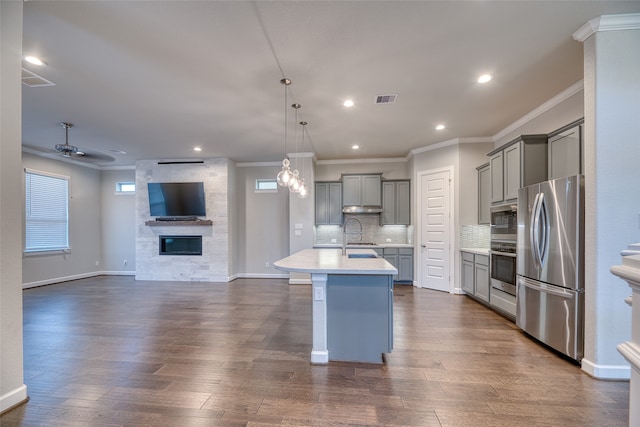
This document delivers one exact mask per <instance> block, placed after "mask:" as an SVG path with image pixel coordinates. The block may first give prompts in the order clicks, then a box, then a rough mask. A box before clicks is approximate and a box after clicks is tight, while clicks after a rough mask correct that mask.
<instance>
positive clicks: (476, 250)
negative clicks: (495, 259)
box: [460, 248, 489, 256]
mask: <svg viewBox="0 0 640 427" xmlns="http://www.w3.org/2000/svg"><path fill="white" fill-rule="evenodd" d="M460 252H469V253H472V254H476V255H487V256H489V248H460Z"/></svg>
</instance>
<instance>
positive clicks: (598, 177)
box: [583, 29, 640, 378]
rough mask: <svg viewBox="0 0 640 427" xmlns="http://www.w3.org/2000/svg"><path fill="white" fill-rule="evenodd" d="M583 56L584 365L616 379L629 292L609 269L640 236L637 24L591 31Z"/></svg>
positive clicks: (627, 331)
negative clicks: (633, 26)
mask: <svg viewBox="0 0 640 427" xmlns="http://www.w3.org/2000/svg"><path fill="white" fill-rule="evenodd" d="M584 61H585V62H584V63H585V66H584V68H585V85H584V86H585V139H584V142H585V193H586V194H585V196H586V203H585V207H586V214H585V217H586V218H585V234H586V238H585V265H586V268H585V270H586V271H585V288H586V304H585V305H586V313H587V317H586V329H585V335H586V336H585V360H583V369H585V370H586V371H587V372H589V373H591V374H592V375H595V376H598V377H605V378H606V377H614V378H615V377H618V376H620V375H622V374H624V373H625V369H626V368H627V367H628V365H627V363H626V361H624V359H623V357H622V356H621V355H620V354H619V353H618V352H617V350H616V346H617V345H618V344H620V343H621V342H623V341H627V340H629V339H630V336H631V309H630V307H628V306H627V305H626V304H625V303H624V299H625V297H627V296H628V295H629V293H630V291H629V289H628V287H627V285H626V283H625V282H623V281H622V280H620V279H618V278H615V277H613V276H612V275H611V273H610V272H609V268H610V267H611V266H612V265H616V264H620V261H621V258H620V250H621V249H624V248H625V247H626V246H627V244H629V243H634V242H637V241H639V240H640V233H639V232H638V213H639V212H640V186H639V185H638V182H640V168H638V158H640V145H639V143H638V140H639V135H640V120H639V119H638V118H640V30H638V29H636V30H617V31H602V32H596V33H595V34H593V35H591V36H590V37H589V38H587V39H586V40H585V42H584ZM634 303H636V301H634ZM634 327H640V325H634ZM627 369H628V368H627ZM623 376H624V377H627V378H628V376H629V371H626V375H623Z"/></svg>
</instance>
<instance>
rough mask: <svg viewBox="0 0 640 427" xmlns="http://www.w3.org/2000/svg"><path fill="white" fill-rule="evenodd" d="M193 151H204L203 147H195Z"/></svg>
mask: <svg viewBox="0 0 640 427" xmlns="http://www.w3.org/2000/svg"><path fill="white" fill-rule="evenodd" d="M193 151H202V148H201V147H193Z"/></svg>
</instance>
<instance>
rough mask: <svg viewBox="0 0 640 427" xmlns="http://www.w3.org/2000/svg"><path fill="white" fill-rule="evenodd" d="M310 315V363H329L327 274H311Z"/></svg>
mask: <svg viewBox="0 0 640 427" xmlns="http://www.w3.org/2000/svg"><path fill="white" fill-rule="evenodd" d="M311 286H312V288H313V290H312V296H311V298H312V300H313V304H312V311H313V312H312V317H313V348H312V349H311V363H313V364H327V363H329V350H328V347H327V275H326V274H323V273H312V274H311Z"/></svg>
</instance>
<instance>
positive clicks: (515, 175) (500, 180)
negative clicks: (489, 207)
mask: <svg viewBox="0 0 640 427" xmlns="http://www.w3.org/2000/svg"><path fill="white" fill-rule="evenodd" d="M487 155H488V156H489V157H490V164H491V203H492V204H500V203H508V202H512V201H515V200H516V199H517V198H518V189H520V188H522V187H526V186H527V185H531V184H536V183H538V182H542V181H546V180H547V157H548V150H547V135H522V136H519V137H518V138H516V139H514V140H513V141H511V142H509V143H507V144H505V145H503V146H502V147H499V148H498V149H496V150H494V151H492V152H490V153H489V154H487Z"/></svg>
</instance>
